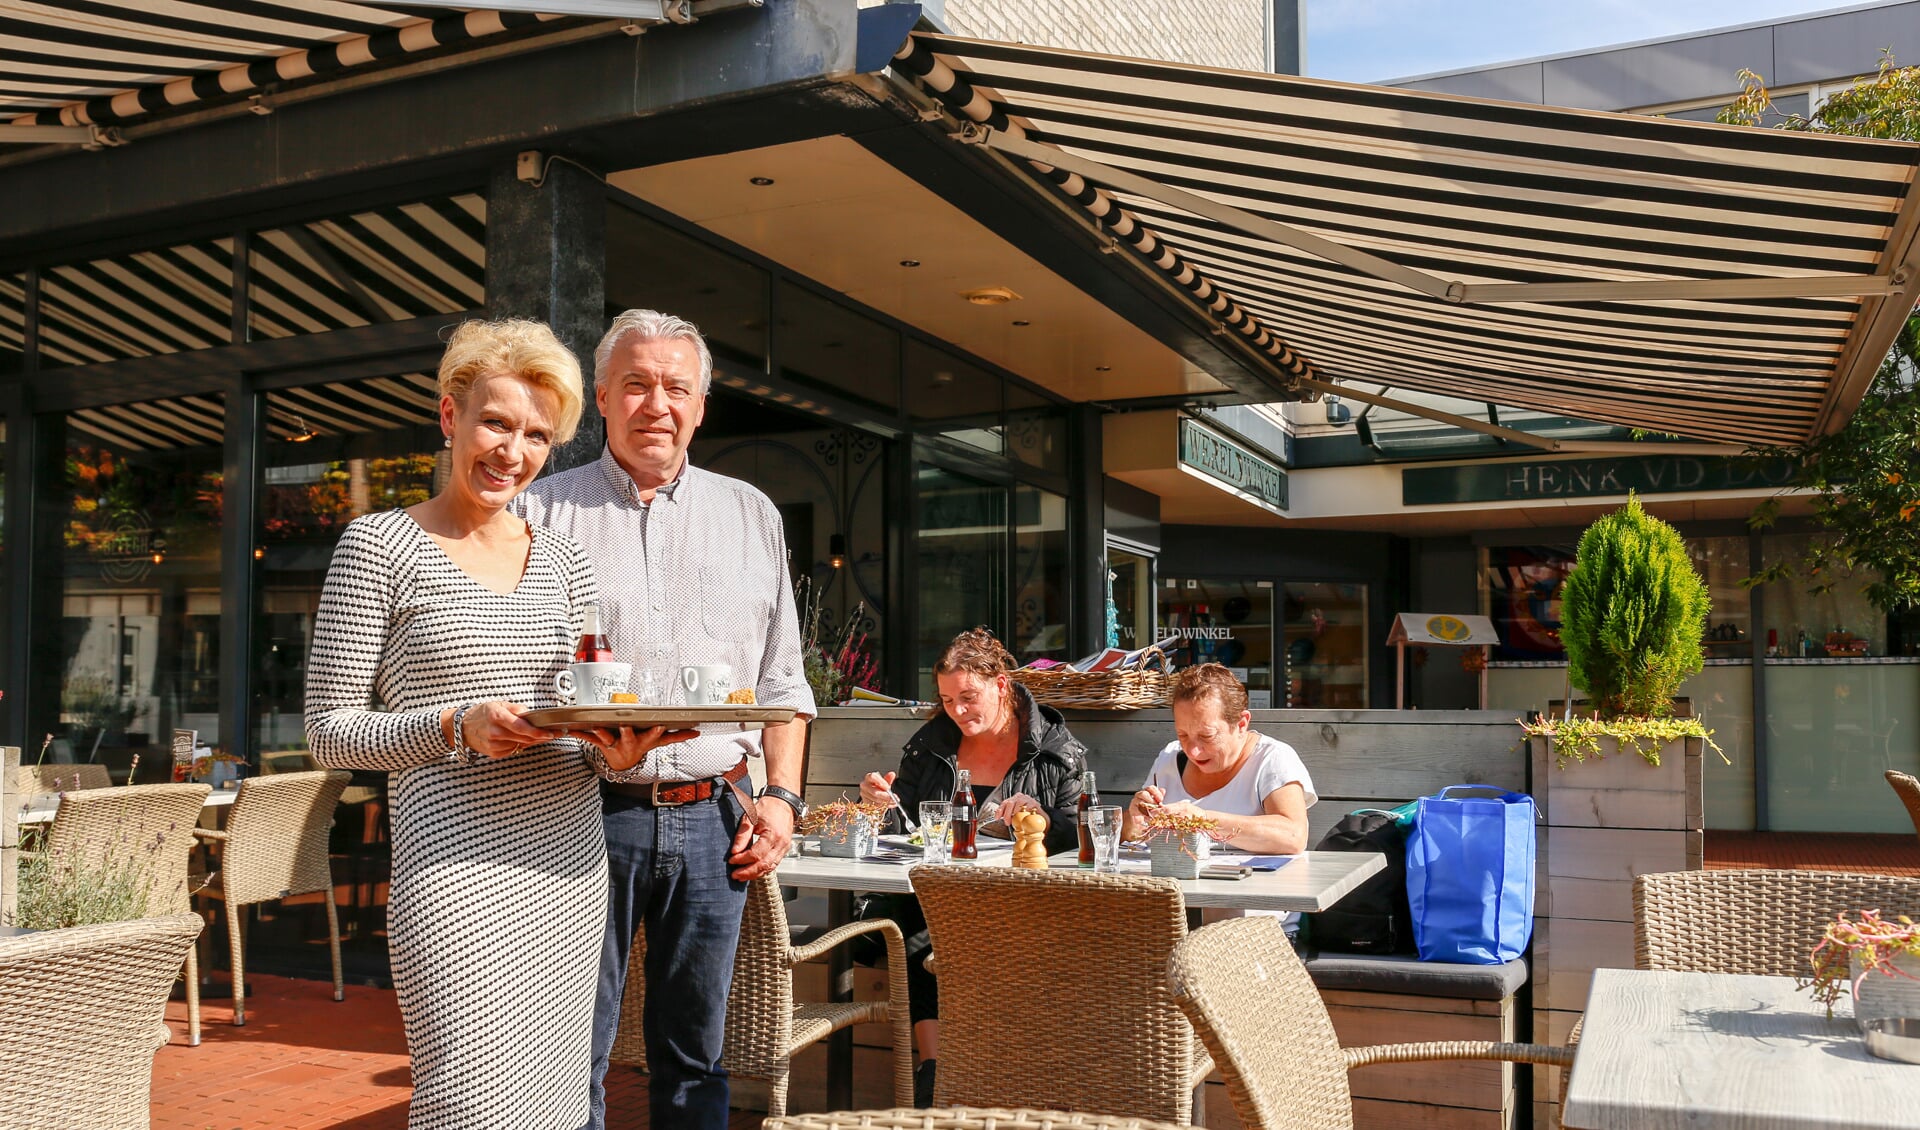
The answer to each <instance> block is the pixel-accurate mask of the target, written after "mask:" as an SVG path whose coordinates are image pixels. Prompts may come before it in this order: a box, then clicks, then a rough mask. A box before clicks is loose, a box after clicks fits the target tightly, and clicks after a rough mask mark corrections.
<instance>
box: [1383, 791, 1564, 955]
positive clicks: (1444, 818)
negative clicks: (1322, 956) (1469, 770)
mask: <svg viewBox="0 0 1920 1130" xmlns="http://www.w3.org/2000/svg"><path fill="white" fill-rule="evenodd" d="M1489 787H1490V786H1487V785H1449V786H1447V787H1446V788H1444V789H1441V790H1440V791H1439V792H1438V793H1436V794H1434V795H1433V796H1428V797H1421V798H1420V799H1419V800H1418V801H1417V802H1416V805H1417V807H1416V808H1415V811H1414V817H1413V830H1412V832H1411V833H1410V834H1409V835H1408V836H1407V903H1408V906H1409V908H1410V909H1411V910H1412V916H1413V940H1414V945H1415V946H1416V948H1418V950H1419V952H1420V960H1422V961H1452V962H1459V963H1462V964H1466V965H1498V964H1500V963H1502V962H1507V961H1512V960H1513V959H1514V958H1516V957H1519V956H1520V955H1521V953H1523V952H1525V950H1526V948H1527V940H1528V939H1529V938H1530V937H1532V936H1533V854H1534V834H1533V825H1534V807H1533V798H1532V797H1530V796H1527V795H1526V794H1525V793H1510V792H1506V791H1504V790H1495V791H1496V792H1497V793H1498V795H1497V796H1472V797H1469V796H1454V795H1453V794H1454V793H1455V792H1457V791H1463V790H1469V789H1478V790H1481V791H1486V790H1487V789H1488V788H1489Z"/></svg>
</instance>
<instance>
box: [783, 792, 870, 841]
mask: <svg viewBox="0 0 1920 1130" xmlns="http://www.w3.org/2000/svg"><path fill="white" fill-rule="evenodd" d="M886 818H887V806H886V805H883V804H869V803H867V802H866V801H864V800H850V799H848V798H847V797H845V796H842V797H841V798H840V799H839V800H833V801H828V802H827V803H826V804H818V805H814V806H813V807H812V808H810V809H808V810H807V818H806V819H805V820H803V821H801V823H800V831H801V832H802V833H804V834H806V835H809V836H821V837H823V838H826V839H831V840H840V839H846V838H847V837H848V836H850V835H854V834H857V833H858V831H859V829H860V825H862V824H865V825H866V826H867V829H868V830H869V831H878V830H879V828H880V825H881V823H882V822H883V821H884V820H886Z"/></svg>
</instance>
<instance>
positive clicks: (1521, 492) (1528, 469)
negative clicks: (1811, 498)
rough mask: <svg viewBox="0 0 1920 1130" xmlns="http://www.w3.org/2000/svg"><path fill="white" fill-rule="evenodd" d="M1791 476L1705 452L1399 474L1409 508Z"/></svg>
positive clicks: (1758, 482) (1734, 486)
mask: <svg viewBox="0 0 1920 1130" xmlns="http://www.w3.org/2000/svg"><path fill="white" fill-rule="evenodd" d="M1792 481H1793V465H1792V464H1791V463H1789V462H1787V461H1786V460H1784V459H1739V458H1726V457H1721V456H1700V455H1631V456H1625V457H1622V458H1611V459H1553V460H1514V461H1512V462H1507V463H1476V464H1473V465H1471V466H1456V467H1409V468H1407V469H1405V470H1403V471H1401V472H1400V501H1401V502H1402V503H1403V504H1404V505H1407V506H1434V505H1439V504H1444V503H1450V502H1509V501H1515V500H1519V499H1536V498H1541V499H1544V498H1593V497H1596V496H1601V495H1622V494H1626V493H1627V492H1628V491H1634V492H1637V493H1639V494H1676V493H1682V492H1694V491H1710V490H1756V489H1762V488H1772V487H1782V486H1786V485H1787V484H1788V483H1790V482H1792Z"/></svg>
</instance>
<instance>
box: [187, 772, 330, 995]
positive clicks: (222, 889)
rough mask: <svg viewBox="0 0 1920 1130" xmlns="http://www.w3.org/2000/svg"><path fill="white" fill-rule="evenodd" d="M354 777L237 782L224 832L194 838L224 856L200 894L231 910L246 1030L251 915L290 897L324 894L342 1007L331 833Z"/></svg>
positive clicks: (201, 832)
mask: <svg viewBox="0 0 1920 1130" xmlns="http://www.w3.org/2000/svg"><path fill="white" fill-rule="evenodd" d="M352 779H353V774H351V773H349V772H347V771H346V770H344V769H334V770H330V771H329V770H323V771H320V772H314V773H276V774H273V775H271V776H266V777H249V778H247V779H246V780H243V781H241V782H240V795H239V796H236V797H234V798H233V813H232V815H230V816H229V817H228V818H227V829H226V831H224V832H217V831H212V830H209V829H206V828H196V829H194V832H193V834H194V835H195V836H197V837H198V838H199V839H200V840H201V842H203V843H206V844H208V845H210V846H211V847H213V848H216V849H217V850H218V852H219V870H217V871H212V872H209V873H208V874H207V876H206V882H205V885H204V886H203V887H202V888H201V889H200V891H199V893H200V894H203V895H206V896H207V897H208V898H215V899H220V900H221V901H222V902H225V903H226V904H227V943H228V946H229V948H230V950H231V952H232V965H233V1026H234V1027H236V1028H239V1027H243V1026H245V1024H246V1023H247V984H246V977H247V962H246V942H247V939H246V929H245V922H246V917H247V916H246V908H247V907H249V906H252V905H254V904H255V903H262V902H273V901H274V900H276V899H283V898H286V897H287V896H288V895H306V894H312V893H314V892H315V891H319V892H321V893H323V894H325V895H326V902H327V946H328V949H329V950H330V951H331V953H332V956H333V999H334V1000H345V999H346V992H345V990H344V987H343V982H342V980H341V977H340V915H339V912H338V911H337V910H336V909H335V907H334V904H333V860H332V856H331V855H329V854H328V851H327V833H328V831H329V830H331V829H332V827H333V809H334V806H335V805H336V804H338V803H339V802H340V793H341V791H342V790H344V789H345V788H346V787H347V782H349V781H351V780H352Z"/></svg>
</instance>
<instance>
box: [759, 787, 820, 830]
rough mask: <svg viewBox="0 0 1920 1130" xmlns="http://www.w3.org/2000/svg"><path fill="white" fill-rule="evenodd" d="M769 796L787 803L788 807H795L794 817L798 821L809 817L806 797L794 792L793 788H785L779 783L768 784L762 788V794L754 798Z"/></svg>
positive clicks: (760, 798) (761, 798)
mask: <svg viewBox="0 0 1920 1130" xmlns="http://www.w3.org/2000/svg"><path fill="white" fill-rule="evenodd" d="M767 797H772V798H773V799H775V800H777V801H781V802H783V803H785V804H786V806H787V807H789V808H791V809H793V819H794V821H795V822H796V823H797V822H799V821H801V820H805V819H806V818H807V802H806V798H804V797H802V796H801V795H800V794H799V793H796V792H794V791H793V790H792V789H783V788H781V787H780V786H779V785H768V786H766V787H765V788H763V789H761V790H760V795H759V796H757V797H755V798H754V799H755V800H763V799H765V798H767Z"/></svg>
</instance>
